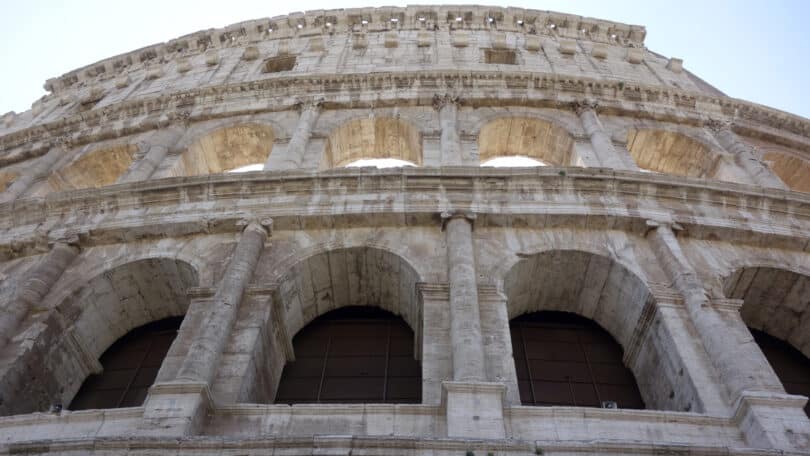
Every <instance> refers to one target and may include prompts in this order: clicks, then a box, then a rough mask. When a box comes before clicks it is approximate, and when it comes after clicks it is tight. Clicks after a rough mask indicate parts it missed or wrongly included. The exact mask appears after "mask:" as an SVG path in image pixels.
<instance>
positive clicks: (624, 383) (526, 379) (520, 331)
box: [509, 312, 644, 409]
mask: <svg viewBox="0 0 810 456" xmlns="http://www.w3.org/2000/svg"><path fill="white" fill-rule="evenodd" d="M509 329H510V331H511V334H512V352H513V356H514V358H515V369H516V371H517V379H518V389H519V391H520V401H521V403H522V404H523V405H570V406H580V407H607V406H612V405H613V404H616V406H617V407H618V408H640V409H643V408H644V401H643V400H642V399H641V393H639V390H638V386H637V385H636V379H635V377H634V376H633V373H632V372H631V371H630V369H628V368H627V367H625V366H624V364H623V362H622V356H623V351H622V347H621V346H620V345H619V344H618V343H617V342H616V341H615V340H614V339H613V337H611V336H610V334H608V332H607V331H605V330H604V329H602V328H601V327H600V326H599V325H597V324H596V323H594V322H593V321H591V320H589V319H587V318H583V317H580V316H578V315H575V314H572V313H566V312H534V313H530V314H525V315H521V316H520V317H518V318H515V319H513V320H512V321H511V322H510V323H509Z"/></svg>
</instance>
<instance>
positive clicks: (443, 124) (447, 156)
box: [433, 94, 464, 166]
mask: <svg viewBox="0 0 810 456" xmlns="http://www.w3.org/2000/svg"><path fill="white" fill-rule="evenodd" d="M459 103H460V98H459V97H457V96H453V95H449V94H446V95H434V97H433V108H434V109H436V110H437V111H438V112H439V127H440V128H441V140H440V142H441V155H442V159H441V164H442V166H461V165H463V164H464V160H463V157H462V155H461V138H460V136H459V134H458V105H459Z"/></svg>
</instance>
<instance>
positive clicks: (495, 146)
mask: <svg viewBox="0 0 810 456" xmlns="http://www.w3.org/2000/svg"><path fill="white" fill-rule="evenodd" d="M478 154H479V158H480V161H481V163H488V162H489V161H490V160H492V159H495V158H498V157H524V158H528V159H534V160H537V161H539V162H542V163H544V164H547V165H550V166H577V165H578V163H577V160H576V159H575V157H574V139H573V137H571V135H570V134H569V133H568V132H567V131H566V130H564V129H562V128H560V127H558V126H556V125H554V124H553V123H551V122H547V121H545V120H541V119H534V118H529V117H505V118H501V119H495V120H493V121H491V122H489V123H487V124H486V125H484V126H483V128H481V132H480V133H479V135H478ZM512 166H515V165H512ZM517 166H524V165H523V164H519V165H517ZM534 166H536V165H534Z"/></svg>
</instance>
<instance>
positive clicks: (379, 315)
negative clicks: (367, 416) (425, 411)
mask: <svg viewBox="0 0 810 456" xmlns="http://www.w3.org/2000/svg"><path fill="white" fill-rule="evenodd" d="M292 344H293V349H294V351H295V354H296V359H295V361H290V362H287V363H286V365H285V366H284V371H283V373H282V375H281V379H280V381H279V386H278V388H277V394H276V399H275V402H277V403H290V404H292V403H306V402H310V403H319V402H343V403H347V402H361V403H362V402H371V403H391V402H394V403H397V402H410V403H419V402H420V401H421V389H422V386H421V383H422V374H421V366H420V363H419V361H418V360H416V359H415V357H414V332H413V330H411V328H409V327H408V325H407V324H406V323H405V322H404V321H403V320H402V318H400V317H397V316H395V315H394V314H392V313H390V312H387V311H384V310H381V309H378V308H373V307H355V306H350V307H342V308H340V309H336V310H332V311H329V312H327V313H325V314H323V315H321V316H319V317H318V318H316V319H315V320H313V321H311V322H310V323H309V324H307V326H305V327H304V328H303V329H301V330H300V331H299V332H298V333H297V334H296V335H295V337H294V338H293V342H292Z"/></svg>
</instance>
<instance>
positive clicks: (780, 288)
mask: <svg viewBox="0 0 810 456" xmlns="http://www.w3.org/2000/svg"><path fill="white" fill-rule="evenodd" d="M724 292H725V295H726V296H728V297H730V298H733V299H742V301H743V304H742V307H741V308H740V316H741V317H742V320H743V322H745V324H746V325H747V326H748V327H749V328H750V329H751V330H752V331H751V332H752V335H753V337H754V340H755V341H756V342H757V344H758V345H759V347H760V348H761V349H762V352H763V354H764V355H765V357H766V359H767V360H768V361H769V363H770V364H771V367H772V368H773V371H774V373H775V374H776V375H777V377H778V378H779V380H780V381H781V382H782V385H783V386H784V388H785V390H786V391H787V392H788V393H792V394H802V395H805V396H808V395H810V394H808V393H810V391H808V390H807V387H808V385H810V363H808V359H807V357H808V354H810V312H808V307H809V306H808V304H810V277H808V276H806V275H803V274H798V273H796V272H793V271H788V270H784V269H777V268H770V267H744V268H740V269H738V270H736V271H735V272H734V273H733V274H731V275H730V276H729V277H728V278H727V279H726V280H725V282H724ZM749 375H756V373H753V374H749ZM805 411H810V408H805Z"/></svg>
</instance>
